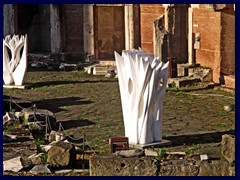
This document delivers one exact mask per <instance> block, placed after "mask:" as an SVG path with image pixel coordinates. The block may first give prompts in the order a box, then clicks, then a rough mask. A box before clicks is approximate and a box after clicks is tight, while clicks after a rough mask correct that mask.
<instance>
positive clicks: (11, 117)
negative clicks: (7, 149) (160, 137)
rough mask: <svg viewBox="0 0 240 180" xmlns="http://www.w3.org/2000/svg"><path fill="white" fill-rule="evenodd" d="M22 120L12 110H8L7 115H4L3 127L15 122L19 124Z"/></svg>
mask: <svg viewBox="0 0 240 180" xmlns="http://www.w3.org/2000/svg"><path fill="white" fill-rule="evenodd" d="M19 122H20V121H19V119H18V118H17V116H15V114H14V113H12V112H6V115H5V116H3V127H7V126H10V125H13V124H18V123H19Z"/></svg>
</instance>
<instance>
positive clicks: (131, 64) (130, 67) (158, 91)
mask: <svg viewBox="0 0 240 180" xmlns="http://www.w3.org/2000/svg"><path fill="white" fill-rule="evenodd" d="M115 60H116V65H117V72H118V81H119V88H120V94H121V103H122V111H123V119H124V126H125V136H126V137H128V138H129V143H131V144H140V145H142V144H143V145H144V144H149V143H154V142H159V141H161V140H162V108H163V95H164V94H165V92H166V87H167V78H168V62H167V63H163V62H162V61H160V60H159V58H158V57H154V55H151V54H146V53H145V52H144V51H142V50H123V51H122V56H120V55H119V54H118V53H117V52H115Z"/></svg>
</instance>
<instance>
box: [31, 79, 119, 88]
mask: <svg viewBox="0 0 240 180" xmlns="http://www.w3.org/2000/svg"><path fill="white" fill-rule="evenodd" d="M116 81H117V80H116V79H112V80H84V81H44V82H36V83H33V84H29V87H30V88H39V87H44V86H57V85H66V84H78V83H112V82H116Z"/></svg>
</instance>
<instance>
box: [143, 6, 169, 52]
mask: <svg viewBox="0 0 240 180" xmlns="http://www.w3.org/2000/svg"><path fill="white" fill-rule="evenodd" d="M163 14H164V7H163V6H162V5H160V4H141V5H140V32H141V35H140V36H141V48H142V49H144V50H145V51H147V52H148V53H153V32H154V30H153V27H154V20H156V19H158V18H159V17H160V16H161V15H163Z"/></svg>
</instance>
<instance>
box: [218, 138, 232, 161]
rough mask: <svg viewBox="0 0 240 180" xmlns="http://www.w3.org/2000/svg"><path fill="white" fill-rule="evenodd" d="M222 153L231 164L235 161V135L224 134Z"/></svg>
mask: <svg viewBox="0 0 240 180" xmlns="http://www.w3.org/2000/svg"><path fill="white" fill-rule="evenodd" d="M221 144H222V148H221V153H222V155H223V157H224V158H225V159H226V160H227V161H228V162H229V164H232V163H235V136H233V135H228V134H224V135H223V136H222V142H221Z"/></svg>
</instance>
